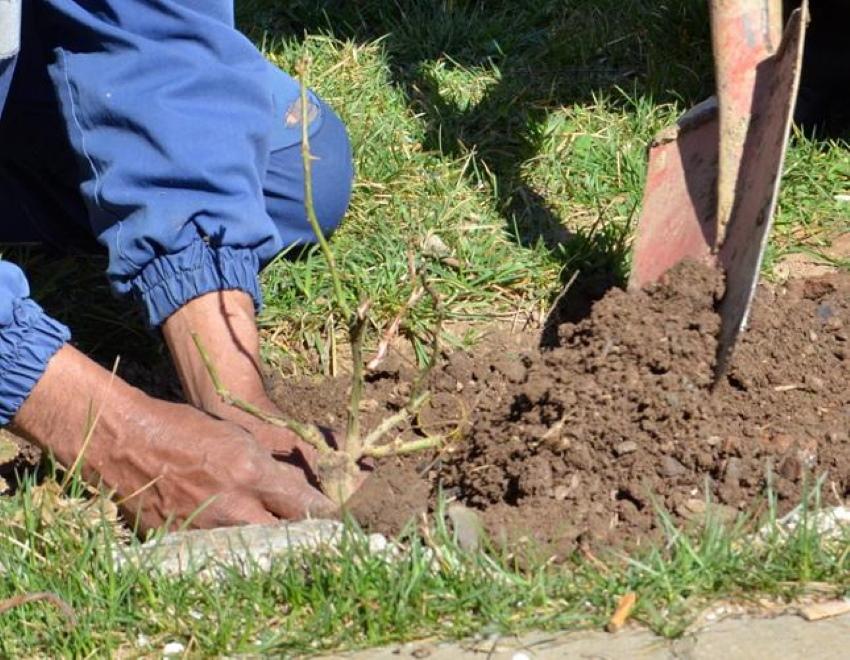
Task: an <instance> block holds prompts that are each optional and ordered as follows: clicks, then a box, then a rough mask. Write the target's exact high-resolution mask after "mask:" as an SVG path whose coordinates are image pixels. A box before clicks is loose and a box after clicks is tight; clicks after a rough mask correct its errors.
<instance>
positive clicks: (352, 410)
mask: <svg viewBox="0 0 850 660" xmlns="http://www.w3.org/2000/svg"><path fill="white" fill-rule="evenodd" d="M369 306H370V303H369V301H368V300H367V301H365V302H362V303H360V305H358V307H357V311H356V312H355V317H354V319H353V321H352V323H351V326H350V327H349V334H350V336H349V340H350V341H351V369H352V371H351V393H350V395H349V400H348V422H347V424H346V429H345V441H344V442H345V452H346V453H347V454H348V455H349V456H351V457H352V458H353V459H354V460H355V461H356V460H357V459H359V458H360V457H361V456H362V455H363V442H362V440H361V438H360V401H361V400H362V399H363V381H364V377H363V337H364V335H365V330H366V321H367V319H368V316H367V315H368V313H369Z"/></svg>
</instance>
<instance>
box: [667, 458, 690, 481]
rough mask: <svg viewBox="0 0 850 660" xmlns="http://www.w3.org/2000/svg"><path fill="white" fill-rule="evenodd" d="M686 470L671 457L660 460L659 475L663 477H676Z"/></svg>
mask: <svg viewBox="0 0 850 660" xmlns="http://www.w3.org/2000/svg"><path fill="white" fill-rule="evenodd" d="M687 471H688V470H687V468H686V467H685V466H684V465H682V464H681V463H680V462H679V461H677V460H676V459H675V458H673V457H672V456H663V457H662V458H661V475H662V476H664V477H668V478H670V477H678V476H679V475H681V474H684V473H685V472H687Z"/></svg>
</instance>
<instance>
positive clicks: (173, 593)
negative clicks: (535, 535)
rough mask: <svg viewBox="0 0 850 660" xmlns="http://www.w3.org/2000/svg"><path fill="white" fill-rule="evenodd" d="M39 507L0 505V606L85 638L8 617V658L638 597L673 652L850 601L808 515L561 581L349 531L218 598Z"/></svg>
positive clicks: (280, 636)
mask: <svg viewBox="0 0 850 660" xmlns="http://www.w3.org/2000/svg"><path fill="white" fill-rule="evenodd" d="M71 488H72V490H73V489H74V488H75V486H74V485H73V484H72V487H71ZM35 492H36V491H34V490H33V487H32V485H31V484H30V485H28V486H26V487H25V488H23V489H22V490H21V491H19V492H18V494H16V495H15V496H14V497H12V498H8V499H5V500H3V501H0V514H2V516H3V518H4V520H6V521H7V524H6V525H5V526H4V530H3V532H2V534H0V565H2V566H3V569H2V571H0V599H2V598H6V597H9V596H13V595H18V594H22V593H29V592H35V591H47V592H52V593H54V594H56V595H57V596H59V597H60V598H62V599H63V600H64V601H65V602H67V603H68V605H70V606H71V607H72V608H73V609H74V612H75V615H76V619H77V624H76V626H74V627H68V626H67V625H66V620H65V618H64V617H63V616H62V614H61V612H60V611H59V610H58V609H57V608H55V607H54V606H53V605H51V604H50V603H47V602H37V603H31V604H27V605H24V606H22V607H19V608H15V609H11V610H9V611H7V612H5V613H3V614H2V615H0V655H2V656H3V657H32V656H74V657H90V656H92V655H96V656H118V657H127V656H138V655H143V654H157V653H160V652H161V651H162V649H163V648H164V647H165V645H166V644H168V643H173V642H177V643H180V644H182V645H183V647H184V648H185V649H186V650H187V652H189V653H191V654H192V655H196V656H211V655H224V654H243V653H250V654H276V655H287V656H291V655H306V654H312V653H318V652H322V651H330V650H335V649H340V648H357V647H364V646H372V645H377V644H386V643H390V642H395V641H400V640H407V639H413V638H422V637H427V636H439V637H441V638H455V637H465V636H470V635H473V634H483V635H491V634H509V633H515V632H521V631H524V630H529V629H543V630H563V629H578V628H587V627H601V626H602V625H604V623H605V622H606V621H607V619H608V617H609V616H610V615H611V612H612V610H613V608H614V607H615V605H616V602H617V600H618V599H619V597H620V596H621V595H623V594H625V593H628V592H634V593H636V594H637V597H638V602H637V608H636V610H635V613H634V618H635V619H636V620H638V621H640V622H642V623H644V624H646V625H648V626H650V627H651V628H653V629H654V630H656V631H657V632H659V633H661V634H663V635H666V636H671V637H675V636H678V635H680V634H681V633H682V632H683V631H684V630H685V629H686V627H687V626H688V624H689V623H690V622H691V621H692V620H693V618H694V617H695V616H696V615H697V614H698V613H699V612H700V611H702V610H704V608H706V607H707V606H708V605H709V603H710V602H712V601H714V600H716V599H718V598H725V599H732V600H735V601H743V602H749V603H752V602H755V600H756V599H757V598H768V599H770V600H772V601H775V602H777V603H780V604H781V603H782V602H784V601H788V600H790V599H793V598H795V597H798V596H800V595H805V594H811V593H814V594H816V595H817V596H819V597H829V596H840V595H843V594H844V593H845V592H846V591H847V589H848V586H850V571H848V568H850V558H848V553H847V547H848V541H850V537H848V536H847V534H846V532H845V533H844V535H840V536H839V537H837V538H833V539H831V540H827V539H826V538H825V537H824V536H823V535H821V534H820V533H819V532H818V531H817V529H816V524H815V521H814V518H813V517H811V516H805V515H804V516H803V517H802V520H803V522H802V523H801V524H800V525H798V526H797V528H796V529H794V530H793V531H791V532H790V533H789V532H787V531H783V530H784V528H782V527H780V526H779V525H777V524H776V518H775V516H774V515H772V514H770V515H768V516H767V519H766V520H762V521H759V524H758V525H755V524H753V523H754V522H755V521H750V522H749V523H747V522H746V521H744V520H743V519H742V520H741V521H739V523H738V524H736V525H732V526H723V525H721V524H719V523H717V522H716V521H712V520H710V519H709V520H708V521H707V522H706V524H704V525H702V526H701V527H699V528H695V529H693V530H691V531H690V532H688V533H685V532H682V531H681V530H677V529H675V528H674V527H673V526H672V524H670V522H669V520H668V519H667V518H666V517H665V516H663V514H662V515H661V517H660V521H661V525H662V526H663V527H664V529H665V540H664V541H663V542H661V543H659V544H658V545H657V546H655V547H652V548H646V549H644V550H643V551H640V552H636V553H633V554H631V555H629V556H623V555H620V554H617V553H615V552H610V553H605V554H600V555H599V558H593V559H592V560H589V559H587V558H585V557H583V556H582V555H580V554H576V555H575V556H573V557H572V558H571V559H570V560H568V561H567V562H566V563H564V564H561V565H557V566H556V565H550V564H547V563H545V562H537V563H533V562H532V563H529V562H522V563H520V562H517V561H515V560H514V559H513V558H511V557H509V556H506V555H504V554H502V553H499V552H497V551H495V550H489V551H486V552H479V553H476V554H468V553H465V552H463V551H462V550H460V549H459V547H458V546H457V545H455V543H454V541H453V539H452V536H451V533H450V532H449V531H448V530H447V528H446V527H445V525H443V524H442V523H441V522H440V521H441V520H442V518H441V516H440V515H438V516H437V517H436V518H435V519H434V524H433V526H432V532H431V534H430V535H429V536H427V537H426V538H428V539H429V540H428V541H427V542H426V541H423V540H422V537H420V536H417V535H412V536H410V537H408V538H407V539H406V540H405V541H404V542H403V543H404V545H405V548H406V552H405V553H404V554H403V555H402V556H401V557H400V558H399V559H397V560H395V561H387V560H386V559H385V558H383V557H381V556H379V555H372V554H369V552H368V551H367V549H366V548H367V544H366V542H365V540H364V538H363V537H362V536H361V535H360V534H359V532H357V530H356V529H354V528H353V527H352V528H350V529H349V532H348V534H347V535H346V537H345V540H344V542H343V544H342V546H341V547H340V548H339V549H338V551H336V552H324V553H320V552H305V553H300V554H297V555H293V556H290V557H287V558H283V559H281V560H280V561H279V562H278V563H276V564H275V565H274V566H273V568H272V570H271V571H270V572H268V573H257V574H254V575H252V576H250V577H247V578H243V577H239V576H237V575H235V574H233V575H231V576H226V577H224V578H222V579H220V580H217V581H216V582H215V584H209V583H207V582H203V581H202V580H199V579H197V578H193V577H189V576H186V577H179V578H165V577H162V576H156V575H154V574H151V573H148V572H146V571H144V570H141V569H138V568H125V569H122V570H116V569H115V568H114V566H113V564H112V559H111V558H112V552H113V549H114V548H115V547H116V545H117V543H118V542H119V541H116V539H115V535H114V527H113V526H112V525H111V524H109V523H106V522H104V523H101V524H96V523H93V522H92V518H91V515H90V513H89V514H87V513H86V512H85V510H84V509H83V508H81V506H80V505H79V504H77V505H68V504H67V502H66V504H64V505H63V506H56V503H55V501H52V500H47V504H44V505H43V506H44V507H45V508H39V507H38V506H36V505H35V504H34V502H33V499H34V493H35ZM804 510H808V509H804ZM47 515H49V516H50V519H51V520H52V522H51V523H50V524H49V525H46V524H45V523H44V520H45V517H46V516H47ZM762 523H763V524H765V525H766V527H765V529H766V530H767V532H766V533H765V534H764V535H763V541H762V542H761V543H755V542H753V541H752V537H751V536H747V534H749V533H751V532H752V530H753V529H761V528H762V527H761V525H762Z"/></svg>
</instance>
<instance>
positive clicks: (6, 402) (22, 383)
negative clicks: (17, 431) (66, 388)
mask: <svg viewBox="0 0 850 660" xmlns="http://www.w3.org/2000/svg"><path fill="white" fill-rule="evenodd" d="M12 315H13V321H12V323H11V324H10V325H8V326H4V327H3V328H2V329H0V426H5V425H6V424H8V423H9V422H10V421H11V420H12V418H13V417H14V416H15V415H16V414H17V412H18V409H19V408H20V407H21V406H22V405H23V403H24V401H25V400H26V398H27V397H28V396H29V395H30V392H32V388H33V387H35V384H36V383H37V382H38V379H39V378H41V376H42V374H44V370H45V369H46V368H47V363H48V362H49V361H50V358H52V357H53V355H54V354H55V353H56V351H58V350H59V349H60V348H62V346H64V345H65V343H66V342H67V341H68V340H69V339H70V338H71V333H70V332H68V328H66V327H65V326H64V325H62V324H61V323H59V322H58V321H55V320H54V319H52V318H50V317H49V316H48V315H47V314H45V313H44V310H42V309H41V307H39V306H38V305H37V304H36V303H34V302H33V301H32V300H30V299H28V298H25V299H22V300H21V301H20V302H18V303H17V304H16V305H15V308H14V311H13V313H12Z"/></svg>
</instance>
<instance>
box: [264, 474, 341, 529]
mask: <svg viewBox="0 0 850 660" xmlns="http://www.w3.org/2000/svg"><path fill="white" fill-rule="evenodd" d="M264 485H266V486H267V489H266V491H265V492H264V494H263V501H264V503H265V505H266V507H267V509H268V510H269V511H271V512H272V513H274V514H275V515H277V516H280V517H281V518H285V519H286V520H300V519H302V518H306V517H308V516H311V517H322V516H327V515H330V514H331V513H332V512H334V511H336V509H337V508H338V507H337V506H336V505H335V504H334V503H333V502H332V501H331V500H330V499H328V498H327V497H326V496H325V495H324V494H323V493H322V492H321V491H319V490H318V489H316V488H314V487H313V486H311V485H310V483H309V482H308V481H307V479H306V477H305V476H304V473H303V472H302V471H301V470H299V469H298V468H294V467H292V466H290V465H283V464H277V465H275V466H274V470H273V471H272V472H271V473H270V474H269V480H268V481H267V482H266V483H265V484H264Z"/></svg>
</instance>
